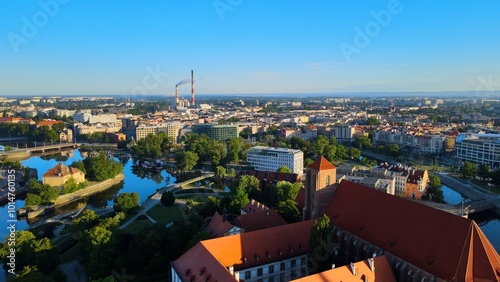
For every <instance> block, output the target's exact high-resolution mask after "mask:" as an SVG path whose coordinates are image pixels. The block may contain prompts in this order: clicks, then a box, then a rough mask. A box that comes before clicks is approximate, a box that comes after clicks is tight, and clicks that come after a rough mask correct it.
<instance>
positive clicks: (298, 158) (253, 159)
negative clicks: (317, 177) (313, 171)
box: [247, 146, 304, 176]
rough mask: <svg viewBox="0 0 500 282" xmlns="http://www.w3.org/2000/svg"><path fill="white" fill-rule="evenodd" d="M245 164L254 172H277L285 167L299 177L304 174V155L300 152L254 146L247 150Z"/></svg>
mask: <svg viewBox="0 0 500 282" xmlns="http://www.w3.org/2000/svg"><path fill="white" fill-rule="evenodd" d="M247 162H248V164H249V165H251V166H252V167H253V168H254V169H255V170H261V171H277V170H278V168H280V167H282V166H286V167H288V168H290V169H291V170H292V172H293V173H297V174H298V175H300V176H301V175H302V174H303V172H304V153H303V152H302V151H301V150H294V149H287V148H273V147H264V146H255V147H252V148H250V149H248V152H247Z"/></svg>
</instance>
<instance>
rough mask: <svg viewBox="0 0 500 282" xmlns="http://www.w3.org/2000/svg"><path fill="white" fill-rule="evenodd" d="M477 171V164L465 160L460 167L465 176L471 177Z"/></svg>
mask: <svg viewBox="0 0 500 282" xmlns="http://www.w3.org/2000/svg"><path fill="white" fill-rule="evenodd" d="M477 171H478V169H477V166H476V164H475V163H473V162H465V163H464V164H463V165H462V166H461V167H460V172H461V173H462V176H463V177H465V178H471V177H472V176H474V175H475V174H476V173H477Z"/></svg>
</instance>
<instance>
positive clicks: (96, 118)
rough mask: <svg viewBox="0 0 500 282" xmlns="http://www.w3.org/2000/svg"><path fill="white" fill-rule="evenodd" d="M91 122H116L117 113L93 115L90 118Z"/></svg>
mask: <svg viewBox="0 0 500 282" xmlns="http://www.w3.org/2000/svg"><path fill="white" fill-rule="evenodd" d="M88 122H89V124H95V123H116V122H117V119H116V115H115V114H98V115H91V116H90V117H89V119H88Z"/></svg>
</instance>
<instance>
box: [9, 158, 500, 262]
mask: <svg viewBox="0 0 500 282" xmlns="http://www.w3.org/2000/svg"><path fill="white" fill-rule="evenodd" d="M83 158H84V157H82V154H81V152H80V151H79V150H72V151H67V152H66V155H65V156H63V155H61V154H57V155H51V156H45V157H32V158H30V159H29V160H24V161H22V164H23V166H29V167H31V168H36V169H37V170H38V179H39V180H42V175H43V174H44V173H45V172H47V171H48V170H49V169H50V168H52V167H54V166H55V165H56V164H57V163H59V162H62V163H64V164H66V165H69V164H71V163H72V162H74V161H77V160H81V159H83ZM122 163H123V164H124V169H123V174H124V175H125V180H124V181H123V184H121V185H115V186H114V187H112V188H110V189H108V190H106V191H104V192H101V193H99V194H96V195H94V196H92V197H90V198H89V199H88V200H82V201H80V202H75V203H71V204H69V205H66V206H63V207H60V208H58V209H57V210H56V211H55V214H60V213H64V212H68V211H71V210H74V209H77V208H81V207H83V205H84V204H85V201H86V203H87V206H88V207H89V208H91V209H95V208H101V207H105V206H108V205H113V198H114V197H115V196H116V195H118V194H120V193H123V192H137V193H138V194H139V199H140V202H141V203H142V202H143V201H145V200H146V199H147V197H148V196H150V195H151V194H153V193H155V192H156V189H158V188H161V187H164V186H165V185H166V184H171V183H174V182H175V178H173V177H172V176H171V175H170V174H169V173H168V172H166V171H165V170H163V171H161V172H158V171H152V170H145V169H142V168H138V167H137V166H134V165H133V161H132V159H128V160H123V161H122ZM443 194H444V197H445V200H446V201H447V202H448V203H449V204H452V205H453V204H458V203H460V201H462V200H463V197H462V195H460V194H459V193H457V192H456V191H454V190H452V189H451V188H449V187H447V186H445V185H443ZM23 206H24V201H23V200H21V199H18V200H16V208H20V207H23ZM6 215H7V205H5V206H3V207H0V219H2V220H0V238H4V237H5V236H6V235H7V234H8V230H7V221H6V220H3V219H6ZM470 218H471V219H473V220H475V221H476V222H477V223H478V225H479V226H480V227H481V230H482V231H483V232H484V233H485V235H486V237H488V239H489V240H490V242H491V244H492V245H493V246H494V247H495V249H496V250H497V252H499V253H500V235H498V234H500V217H498V216H497V215H495V214H494V213H492V212H491V213H481V214H478V215H471V216H470ZM28 226H29V224H28V223H27V222H26V220H18V222H17V223H16V229H17V230H24V229H26V228H28Z"/></svg>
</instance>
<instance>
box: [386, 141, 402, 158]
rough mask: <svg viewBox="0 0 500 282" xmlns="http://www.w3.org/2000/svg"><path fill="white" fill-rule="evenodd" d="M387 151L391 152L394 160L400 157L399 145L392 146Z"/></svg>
mask: <svg viewBox="0 0 500 282" xmlns="http://www.w3.org/2000/svg"><path fill="white" fill-rule="evenodd" d="M387 150H388V151H389V155H390V156H391V157H393V158H396V157H397V156H399V145H398V144H391V145H389V147H387Z"/></svg>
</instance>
